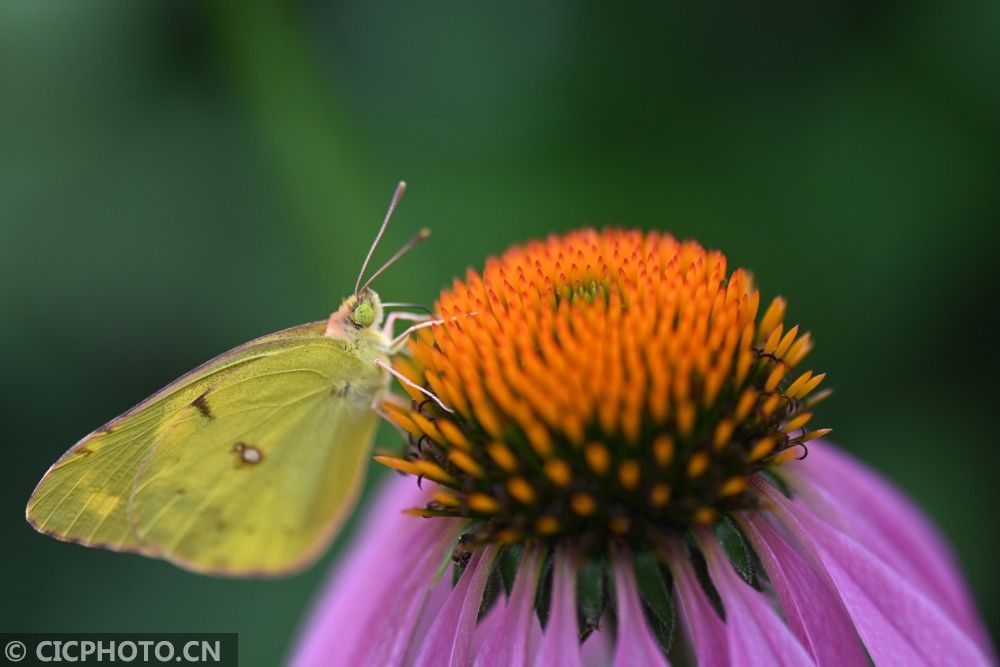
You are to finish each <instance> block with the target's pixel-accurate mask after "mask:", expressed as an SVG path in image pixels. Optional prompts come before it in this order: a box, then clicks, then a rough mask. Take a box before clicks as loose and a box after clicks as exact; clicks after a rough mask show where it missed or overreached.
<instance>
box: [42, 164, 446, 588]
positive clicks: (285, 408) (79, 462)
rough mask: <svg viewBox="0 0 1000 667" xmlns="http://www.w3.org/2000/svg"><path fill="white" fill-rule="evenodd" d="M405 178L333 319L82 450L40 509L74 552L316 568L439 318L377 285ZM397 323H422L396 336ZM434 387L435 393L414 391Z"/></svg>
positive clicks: (182, 392)
mask: <svg viewBox="0 0 1000 667" xmlns="http://www.w3.org/2000/svg"><path fill="white" fill-rule="evenodd" d="M405 188H406V183H405V182H400V183H399V185H398V186H397V188H396V191H395V193H394V195H393V197H392V200H391V202H390V204H389V209H388V211H387V212H386V215H385V219H384V220H383V222H382V226H381V227H380V228H379V231H378V233H377V235H376V237H375V241H374V242H373V243H372V245H371V248H370V249H369V251H368V255H367V256H366V258H365V261H364V263H363V264H362V267H361V271H360V273H359V274H358V280H357V282H356V283H355V289H354V292H353V293H352V294H350V295H349V296H348V297H346V298H345V299H344V300H343V303H342V304H341V305H340V307H339V308H338V309H337V311H336V312H334V313H333V314H332V315H330V317H329V318H328V319H327V320H325V321H320V322H314V323H311V324H305V325H302V326H297V327H292V328H290V329H285V330H283V331H279V332H277V333H273V334H270V335H267V336H263V337H261V338H257V339H255V340H252V341H250V342H248V343H245V344H243V345H240V346H239V347H237V348H235V349H232V350H230V351H229V352H226V353H224V354H222V355H220V356H218V357H216V358H215V359H212V360H211V361H208V362H207V363H205V364H203V365H201V366H199V367H198V368H196V369H194V370H193V371H191V372H190V373H188V374H186V375H184V376H183V377H181V378H180V379H178V380H176V381H174V382H173V383H171V384H169V385H167V386H166V387H165V388H163V389H162V390H160V391H159V392H157V393H155V394H154V395H153V396H151V397H149V398H148V399H146V400H145V401H143V402H142V403H140V404H139V405H137V406H135V407H134V408H132V409H131V410H129V411H128V412H126V413H125V414H123V415H121V416H120V417H117V418H116V419H113V420H111V421H110V422H108V423H107V424H105V425H104V426H102V427H101V428H99V429H97V430H96V431H94V432H93V433H91V434H89V435H87V436H86V437H84V438H83V439H82V440H80V441H79V442H78V443H76V444H75V445H73V447H71V448H70V449H69V451H67V452H66V453H65V454H63V456H62V457H60V458H59V460H58V461H56V462H55V463H54V464H53V465H52V467H51V468H49V470H48V472H46V473H45V475H44V476H43V477H42V479H41V481H40V482H39V483H38V486H37V487H36V488H35V490H34V493H33V494H32V495H31V498H30V499H29V500H28V506H27V509H26V516H27V519H28V522H29V523H30V524H31V525H32V526H33V527H34V528H35V529H36V530H38V531H39V532H42V533H45V534H47V535H51V536H53V537H55V538H57V539H59V540H64V541H67V542H76V543H79V544H83V545H86V546H92V547H102V548H105V549H111V550H114V551H128V552H136V553H140V554H144V555H146V556H151V557H155V558H162V559H165V560H167V561H170V562H172V563H174V564H176V565H178V566H180V567H182V568H185V569H188V570H192V571H196V572H201V573H207V574H214V575H219V576H242V577H253V576H258V577H268V576H279V575H283V574H288V573H291V572H294V571H297V570H300V569H302V568H304V567H306V566H308V565H309V564H311V563H312V562H313V561H314V560H315V559H316V558H318V557H319V555H320V554H321V553H322V552H323V551H324V550H325V548H326V547H327V546H328V545H329V543H330V541H331V540H332V539H333V537H334V536H335V535H336V533H337V531H338V530H339V528H340V526H341V525H342V523H343V521H344V519H345V518H346V517H347V516H348V514H349V513H350V511H351V510H352V509H353V507H354V505H355V504H356V502H357V498H358V494H359V491H360V487H361V483H362V480H363V477H364V472H365V469H366V464H367V459H368V454H369V452H370V449H371V444H372V440H373V438H374V435H375V430H376V427H377V425H378V417H379V413H380V410H379V405H380V403H381V401H382V400H385V399H386V398H387V397H392V394H390V393H389V392H388V388H389V382H390V376H392V375H395V376H396V377H397V378H399V379H400V380H401V381H402V382H404V383H406V384H412V383H410V382H409V381H408V380H406V378H405V377H403V376H401V375H400V374H399V373H398V372H396V371H394V370H393V369H392V366H391V365H390V358H391V356H392V355H393V354H394V353H396V352H397V351H398V350H399V349H401V347H402V346H403V345H405V343H406V340H407V339H408V337H409V334H410V333H411V332H412V331H413V330H415V329H417V328H421V327H423V326H431V325H433V324H435V323H439V321H437V320H434V319H433V317H432V316H430V315H422V314H418V313H412V312H405V311H394V312H392V313H390V314H389V315H388V317H386V318H384V315H385V312H384V308H387V307H390V306H393V307H395V306H404V305H406V304H384V303H382V302H381V300H380V299H379V296H378V294H377V293H376V292H375V291H374V290H372V289H371V287H370V285H371V283H372V281H373V280H374V279H375V278H376V277H378V276H379V275H380V274H381V273H382V272H383V271H385V269H387V268H388V267H389V266H391V265H392V264H393V263H395V262H396V261H397V260H398V259H399V258H400V257H402V256H403V255H404V254H405V253H406V252H407V251H409V250H410V249H411V248H413V247H414V246H415V245H417V244H418V243H420V242H421V241H423V240H424V239H426V238H427V236H428V235H429V232H428V230H421V231H420V233H418V234H417V235H416V236H414V237H413V238H412V239H411V240H410V241H409V242H407V243H406V244H405V245H404V246H403V247H402V248H400V250H399V251H397V252H396V253H395V254H394V255H393V256H392V257H391V258H390V259H389V260H387V261H386V262H385V264H383V265H382V267H381V268H379V269H378V270H377V271H375V272H374V273H373V274H372V276H371V277H370V278H369V279H368V280H367V281H365V282H364V284H362V277H363V276H364V274H365V271H366V269H367V267H368V263H369V262H370V261H371V258H372V255H373V253H374V251H375V248H376V246H377V245H378V243H379V241H380V240H381V238H382V234H383V233H384V232H385V229H386V227H387V226H388V223H389V220H390V218H391V217H392V214H393V211H394V210H395V208H396V205H397V204H398V203H399V200H400V198H401V197H402V194H403V192H404V191H405ZM397 320H400V321H409V322H411V323H412V322H416V324H412V325H411V326H410V327H409V328H408V329H407V330H406V331H404V332H403V333H401V334H400V335H398V336H393V326H394V324H395V323H396V321H397ZM414 388H415V389H417V390H420V388H419V387H414Z"/></svg>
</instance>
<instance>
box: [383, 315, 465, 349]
mask: <svg viewBox="0 0 1000 667" xmlns="http://www.w3.org/2000/svg"><path fill="white" fill-rule="evenodd" d="M452 319H454V318H452ZM444 322H445V321H444V320H427V321H424V322H420V323H419V324H414V325H413V326H411V327H407V328H406V329H405V330H404V331H403V332H402V333H401V334H399V335H398V336H396V337H395V338H393V339H392V340H391V341H390V342H389V354H397V353H398V352H399V351H400V350H402V349H403V348H404V347H405V346H406V343H407V342H408V341H409V340H410V334H412V333H413V332H414V331H417V330H418V329H426V328H427V327H433V326H437V325H438V324H444Z"/></svg>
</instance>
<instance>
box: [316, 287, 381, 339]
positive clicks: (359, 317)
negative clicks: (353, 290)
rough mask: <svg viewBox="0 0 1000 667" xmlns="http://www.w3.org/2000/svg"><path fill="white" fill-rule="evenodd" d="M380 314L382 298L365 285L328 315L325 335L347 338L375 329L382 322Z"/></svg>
mask: <svg viewBox="0 0 1000 667" xmlns="http://www.w3.org/2000/svg"><path fill="white" fill-rule="evenodd" d="M382 316H383V312H382V300H381V299H379V297H378V294H376V293H375V290H372V289H369V288H367V287H366V288H364V289H362V290H361V291H360V292H358V293H357V294H352V295H350V296H348V297H347V298H346V299H344V301H343V302H342V303H341V304H340V308H338V309H337V310H336V312H334V313H333V314H332V315H330V320H329V321H328V322H327V324H326V335H327V336H330V337H331V338H348V337H351V336H354V335H356V334H357V333H358V332H360V331H365V330H376V329H378V327H379V325H380V324H382Z"/></svg>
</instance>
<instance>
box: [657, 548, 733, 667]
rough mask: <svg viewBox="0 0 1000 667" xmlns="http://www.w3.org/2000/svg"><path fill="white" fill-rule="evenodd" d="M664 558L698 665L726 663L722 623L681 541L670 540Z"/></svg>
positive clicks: (723, 665)
mask: <svg viewBox="0 0 1000 667" xmlns="http://www.w3.org/2000/svg"><path fill="white" fill-rule="evenodd" d="M667 558H668V560H669V566H670V571H671V573H672V574H673V575H674V600H676V601H677V613H678V615H679V616H680V618H681V621H682V622H683V623H684V627H685V629H686V630H687V636H688V638H689V639H690V640H691V647H692V649H693V651H694V654H695V655H696V656H697V657H698V665H699V667H726V665H728V664H729V646H728V642H727V639H726V625H725V624H724V623H723V622H722V619H721V618H719V614H718V613H716V611H715V608H714V607H713V606H712V603H711V602H710V601H709V599H708V596H707V595H705V591H704V590H703V589H702V587H701V583H700V582H699V581H698V575H696V574H695V572H694V567H693V566H692V565H691V562H690V561H689V560H688V557H687V554H685V553H684V547H683V545H681V544H680V543H679V542H675V543H673V544H672V545H671V546H670V548H669V550H668V551H667Z"/></svg>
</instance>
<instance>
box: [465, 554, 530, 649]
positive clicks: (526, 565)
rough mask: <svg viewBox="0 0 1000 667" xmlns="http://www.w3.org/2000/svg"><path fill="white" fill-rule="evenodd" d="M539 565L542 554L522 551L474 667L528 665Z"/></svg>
mask: <svg viewBox="0 0 1000 667" xmlns="http://www.w3.org/2000/svg"><path fill="white" fill-rule="evenodd" d="M541 561H542V553H541V551H540V550H539V549H538V547H535V546H527V547H525V549H524V555H523V556H522V557H521V564H520V567H519V568H518V571H517V576H516V577H515V578H514V588H513V589H512V590H511V592H510V600H508V602H507V608H506V610H505V611H504V615H503V618H502V619H501V620H500V622H499V623H498V624H497V625H496V626H495V627H494V628H493V629H492V631H491V632H490V633H489V635H487V636H486V638H485V639H484V640H483V645H482V647H481V648H480V649H479V651H478V653H477V654H476V660H475V662H474V663H473V664H474V665H475V667H523V666H524V665H527V664H528V663H529V652H530V649H531V643H532V639H533V635H534V633H535V631H536V629H537V628H536V624H537V623H538V618H537V617H536V616H535V591H536V590H537V588H538V575H539V574H540V570H541Z"/></svg>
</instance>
